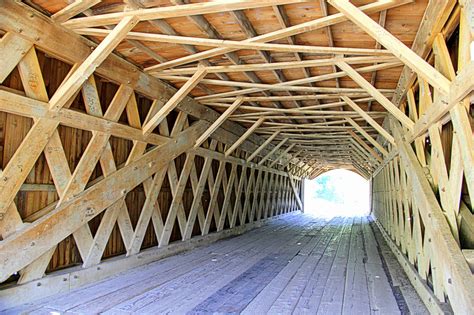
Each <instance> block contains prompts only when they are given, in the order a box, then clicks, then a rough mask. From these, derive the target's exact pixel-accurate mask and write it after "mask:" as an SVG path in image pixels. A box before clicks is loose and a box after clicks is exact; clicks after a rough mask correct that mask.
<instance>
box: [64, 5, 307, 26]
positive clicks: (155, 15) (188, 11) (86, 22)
mask: <svg viewBox="0 0 474 315" xmlns="http://www.w3.org/2000/svg"><path fill="white" fill-rule="evenodd" d="M301 2H306V1H305V0H265V1H253V0H225V1H223V0H216V1H212V2H202V3H193V4H185V5H179V6H168V7H161V8H151V9H139V10H130V11H123V12H117V13H108V14H102V15H94V16H90V17H84V18H76V19H72V20H69V21H67V22H65V23H63V24H64V26H66V27H69V28H79V27H93V26H105V25H113V24H117V23H118V22H119V21H120V20H122V19H123V18H125V17H130V16H136V17H137V18H138V19H140V21H150V20H158V19H167V18H175V17H183V16H189V15H201V14H211V13H220V12H228V11H233V10H244V9H252V8H259V7H266V6H270V5H281V4H290V3H301Z"/></svg>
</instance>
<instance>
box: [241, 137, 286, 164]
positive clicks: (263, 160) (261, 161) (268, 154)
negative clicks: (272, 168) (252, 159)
mask: <svg viewBox="0 0 474 315" xmlns="http://www.w3.org/2000/svg"><path fill="white" fill-rule="evenodd" d="M288 140H289V138H285V139H283V140H281V141H280V142H279V143H278V144H277V145H276V146H275V147H274V148H273V149H272V150H271V151H270V152H268V153H267V154H266V155H265V156H264V157H263V158H262V159H261V160H260V162H258V165H262V164H263V163H264V162H265V161H266V160H268V158H270V156H272V155H273V154H274V153H275V152H276V151H277V150H278V149H279V148H280V147H281V146H282V145H284V144H285V143H286V142H287V141H288ZM247 162H248V160H247Z"/></svg>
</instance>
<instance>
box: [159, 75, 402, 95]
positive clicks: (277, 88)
mask: <svg viewBox="0 0 474 315" xmlns="http://www.w3.org/2000/svg"><path fill="white" fill-rule="evenodd" d="M160 78H162V79H164V80H169V81H177V82H179V81H188V80H189V79H190V78H189V77H181V76H174V75H163V76H160ZM201 82H202V83H205V84H210V85H218V86H233V87H250V88H261V89H263V90H275V91H296V92H298V91H299V92H313V93H360V92H365V91H366V90H365V89H361V88H329V87H311V86H293V85H290V84H286V85H283V84H264V83H250V82H240V81H223V80H213V79H202V80H201ZM285 83H287V82H285ZM239 92H240V91H239ZM379 92H381V93H391V92H393V90H391V89H379Z"/></svg>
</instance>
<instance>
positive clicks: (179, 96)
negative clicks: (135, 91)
mask: <svg viewBox="0 0 474 315" xmlns="http://www.w3.org/2000/svg"><path fill="white" fill-rule="evenodd" d="M205 76H206V69H205V68H204V67H199V69H198V70H197V71H196V73H195V74H194V75H193V76H192V77H191V78H189V80H187V81H186V83H185V84H184V85H183V86H182V87H181V88H180V89H179V90H178V91H177V92H176V93H175V94H174V95H173V96H172V97H171V98H170V99H169V100H168V101H167V102H166V104H165V105H163V107H162V108H160V110H159V111H158V112H157V113H156V114H155V116H153V117H152V118H151V119H150V120H149V121H148V122H147V123H146V124H145V125H144V126H143V134H144V135H149V134H151V133H152V132H153V130H154V129H155V127H156V126H158V125H159V124H160V122H162V121H163V119H165V118H166V116H168V114H169V113H170V112H171V111H172V110H173V109H175V108H176V106H178V103H179V102H181V101H182V100H183V99H184V98H185V97H186V96H187V95H188V94H189V92H191V90H192V89H194V87H195V86H196V85H197V84H198V83H199V82H200V81H201V80H202V78H204V77H205Z"/></svg>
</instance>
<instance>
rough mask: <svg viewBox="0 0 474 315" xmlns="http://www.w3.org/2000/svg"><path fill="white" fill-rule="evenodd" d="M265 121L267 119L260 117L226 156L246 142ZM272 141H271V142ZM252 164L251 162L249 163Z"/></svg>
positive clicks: (226, 152) (228, 150)
mask: <svg viewBox="0 0 474 315" xmlns="http://www.w3.org/2000/svg"><path fill="white" fill-rule="evenodd" d="M264 121H265V117H260V118H259V119H258V120H257V121H256V122H255V123H254V124H253V125H252V126H251V127H250V128H248V129H247V131H246V132H245V133H244V134H243V135H242V136H240V138H239V139H237V141H235V142H234V143H233V144H232V145H231V146H230V148H229V149H227V150H226V151H225V156H229V155H231V154H232V152H234V151H235V149H237V148H238V147H239V146H240V145H241V144H242V142H244V141H245V140H246V139H247V138H248V137H249V136H250V135H251V134H252V133H253V132H254V131H255V129H257V128H258V127H260V125H261V124H262V123H263V122H264ZM270 141H271V140H270ZM249 162H250V161H249Z"/></svg>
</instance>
